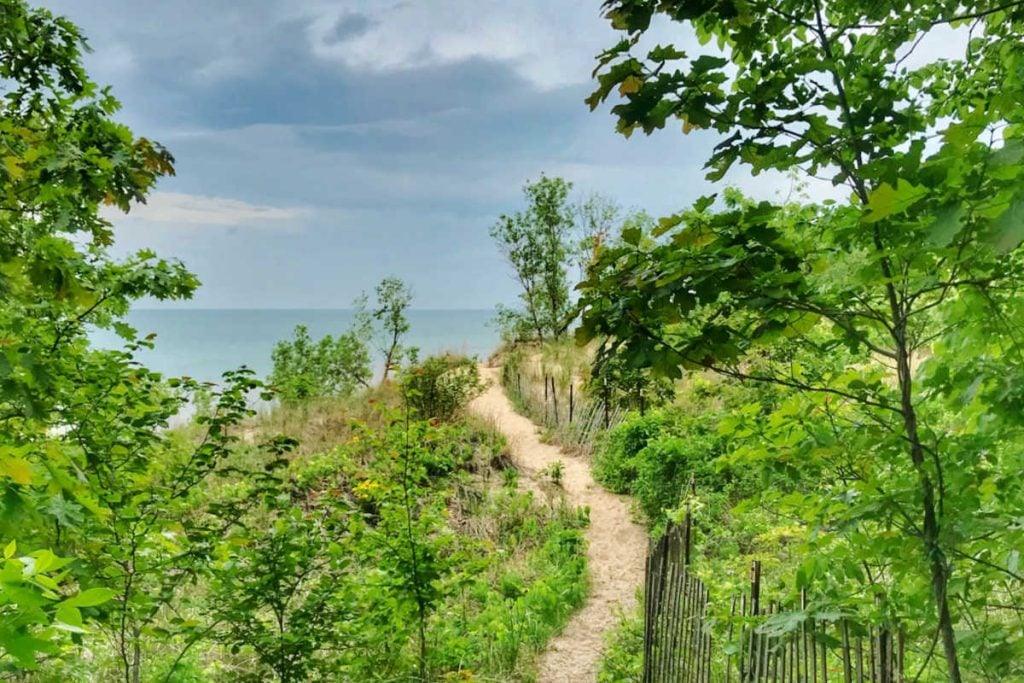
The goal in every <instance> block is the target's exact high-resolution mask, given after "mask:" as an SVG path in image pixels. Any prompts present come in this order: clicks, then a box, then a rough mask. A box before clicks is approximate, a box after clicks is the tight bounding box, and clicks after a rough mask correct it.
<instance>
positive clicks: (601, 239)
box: [572, 192, 622, 279]
mask: <svg viewBox="0 0 1024 683" xmlns="http://www.w3.org/2000/svg"><path fill="white" fill-rule="evenodd" d="M572 212H573V214H574V216H573V221H574V224H575V233H576V234H575V237H574V240H573V241H574V244H573V250H572V252H573V258H574V260H575V261H576V262H577V264H578V265H579V269H580V279H583V278H584V277H585V276H586V273H587V266H588V265H589V264H590V262H591V261H592V260H593V259H594V257H595V256H596V255H597V253H598V252H599V251H600V250H601V247H602V246H604V245H605V244H606V243H607V241H608V239H609V238H611V237H612V236H613V232H614V231H615V229H616V228H618V227H619V223H620V216H621V215H622V208H621V207H620V206H619V205H618V204H616V203H615V202H614V201H612V200H611V199H609V198H608V197H605V196H604V195H600V194H597V193H596V192H595V193H593V194H591V195H589V196H588V197H586V198H585V199H583V200H581V201H578V202H576V203H575V204H574V205H573V207H572Z"/></svg>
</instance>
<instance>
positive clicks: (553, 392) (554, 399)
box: [551, 375, 558, 427]
mask: <svg viewBox="0 0 1024 683" xmlns="http://www.w3.org/2000/svg"><path fill="white" fill-rule="evenodd" d="M551 404H552V405H553V406H554V409H555V426H556V427H557V426H558V392H557V391H556V390H555V376H554V375H551Z"/></svg>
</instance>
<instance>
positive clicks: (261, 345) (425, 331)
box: [92, 309, 499, 381]
mask: <svg viewBox="0 0 1024 683" xmlns="http://www.w3.org/2000/svg"><path fill="white" fill-rule="evenodd" d="M352 318H353V312H352V311H351V310H341V309H339V310H322V309H320V310H209V309H195V310H188V309H139V310H134V311H132V312H131V313H129V315H128V322H129V323H130V324H131V325H132V326H134V327H135V328H136V329H137V330H138V331H139V334H140V336H144V335H147V334H149V333H155V334H156V335H157V337H156V340H155V343H156V348H154V349H152V350H145V351H143V352H141V353H140V354H139V355H138V359H139V360H140V361H141V362H142V363H143V364H145V365H146V366H147V367H149V368H150V369H152V370H157V371H159V372H162V373H165V374H167V375H170V376H182V375H188V376H190V377H195V378H196V379H200V380H210V381H215V380H217V379H219V378H220V375H221V373H223V372H224V371H225V370H230V369H233V368H237V367H239V366H241V365H246V366H248V367H250V368H252V369H253V370H255V371H256V373H257V374H258V375H259V376H261V377H265V376H266V375H267V374H268V373H269V372H270V369H271V362H270V352H271V350H272V349H273V348H274V344H275V343H276V342H277V341H279V340H281V339H285V338H287V337H290V336H291V334H292V330H293V329H294V328H295V326H296V325H299V324H302V325H306V326H307V327H308V328H309V331H310V334H311V335H312V336H313V338H314V339H318V338H320V337H322V336H323V335H326V334H331V335H336V334H338V333H339V332H344V331H345V330H347V329H348V328H349V326H350V325H351V323H352ZM408 318H409V323H410V325H411V326H412V327H411V329H410V330H409V334H408V340H407V344H408V345H410V346H416V347H418V348H419V349H420V353H421V356H422V355H424V354H429V353H436V352H439V351H456V352H461V353H465V354H467V355H469V356H477V357H479V358H486V357H487V356H488V355H490V353H491V352H492V351H494V349H495V348H497V346H498V343H499V335H498V332H497V330H496V329H495V328H494V327H493V326H492V325H491V320H492V319H493V318H494V311H490V310H415V311H409V312H408ZM92 340H93V343H94V344H95V345H96V346H99V347H101V348H120V346H121V345H122V343H121V340H120V339H119V338H118V337H117V336H116V335H114V334H113V333H111V332H107V331H105V330H98V331H95V332H94V333H93V334H92ZM375 360H376V354H375ZM378 362H379V361H378ZM378 369H379V368H378Z"/></svg>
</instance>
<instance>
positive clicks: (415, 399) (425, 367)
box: [402, 354, 483, 421]
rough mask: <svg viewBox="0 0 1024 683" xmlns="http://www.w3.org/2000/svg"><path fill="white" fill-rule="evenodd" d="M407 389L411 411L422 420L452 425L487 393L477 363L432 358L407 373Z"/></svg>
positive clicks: (456, 358)
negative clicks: (479, 395)
mask: <svg viewBox="0 0 1024 683" xmlns="http://www.w3.org/2000/svg"><path fill="white" fill-rule="evenodd" d="M402 384H403V387H404V390H405V391H404V393H405V398H406V401H407V402H408V404H409V407H410V408H412V409H413V410H415V411H416V414H417V415H419V416H420V417H421V418H434V419H437V420H442V421H449V420H451V419H452V418H454V417H455V416H456V414H458V413H459V411H461V410H462V409H463V408H465V407H466V404H467V403H469V401H470V399H472V398H473V397H474V396H476V395H477V394H478V393H480V391H481V390H482V389H483V383H482V382H481V381H480V370H479V368H477V365H476V361H475V360H473V359H472V358H466V357H465V356H455V355H451V354H445V355H442V356H431V357H430V358H427V359H426V360H424V361H423V362H422V363H420V364H419V365H416V366H413V367H411V368H409V369H408V370H406V372H405V374H404V377H403V382H402Z"/></svg>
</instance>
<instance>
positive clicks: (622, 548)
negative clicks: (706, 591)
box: [470, 367, 647, 683]
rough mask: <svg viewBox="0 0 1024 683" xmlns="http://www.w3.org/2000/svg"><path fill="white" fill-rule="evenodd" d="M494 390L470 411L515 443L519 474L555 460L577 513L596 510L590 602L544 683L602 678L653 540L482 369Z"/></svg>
mask: <svg viewBox="0 0 1024 683" xmlns="http://www.w3.org/2000/svg"><path fill="white" fill-rule="evenodd" d="M480 372H481V374H482V375H483V377H484V379H486V380H489V385H490V386H488V387H487V389H486V391H484V393H483V394H481V395H480V396H478V397H477V398H476V399H474V400H473V402H472V403H471V404H470V410H471V411H472V412H474V413H475V414H477V415H479V416H480V417H483V418H484V419H488V420H492V421H493V422H494V425H495V427H496V428H497V429H498V431H500V432H501V433H502V434H504V435H505V438H506V439H507V440H508V445H509V451H510V454H511V456H512V460H513V461H514V462H515V464H516V466H517V467H519V469H520V470H522V472H523V474H524V475H526V476H528V477H531V478H535V479H536V478H540V477H541V476H542V475H539V474H538V472H539V471H540V470H542V469H544V468H545V467H547V466H548V465H550V464H551V463H553V462H555V461H556V460H561V461H562V462H563V463H564V464H565V474H564V476H563V480H562V486H563V488H564V489H565V491H566V498H567V500H568V501H569V503H570V504H572V505H578V506H588V507H589V508H590V526H589V527H588V529H587V532H586V536H587V542H588V543H587V566H588V567H589V569H590V583H591V586H590V594H589V596H588V597H587V600H586V602H584V604H583V607H582V608H581V609H580V610H579V611H578V612H577V613H576V614H575V615H573V617H572V619H571V620H570V621H569V623H568V624H567V625H566V627H565V630H563V631H562V633H561V634H560V635H558V636H556V637H555V638H553V639H552V640H551V642H550V643H548V648H547V650H546V651H545V652H544V653H543V654H542V655H541V659H540V665H539V669H538V677H537V681H538V683H582V682H584V681H594V680H595V679H596V677H597V671H598V660H599V659H600V656H601V652H602V650H603V649H604V639H603V638H602V636H603V634H604V633H605V632H606V631H608V630H610V629H612V628H614V626H615V625H616V624H617V623H618V615H619V612H620V611H627V612H628V611H629V610H631V609H633V607H634V606H635V604H636V590H637V588H638V587H640V586H641V584H642V583H643V577H644V557H645V556H646V554H647V534H646V532H645V531H644V529H643V528H642V527H641V526H640V525H638V524H635V523H633V521H632V520H631V519H630V513H629V503H628V501H627V499H626V498H625V497H623V496H618V495H615V494H614V493H609V492H608V491H605V490H604V489H603V488H601V486H600V485H599V484H598V483H597V482H595V481H594V478H593V477H592V476H591V474H590V465H589V463H587V462H586V461H585V460H583V459H582V458H577V457H574V456H571V455H569V454H567V453H565V452H563V451H562V450H561V449H560V448H558V447H557V446H552V445H550V444H545V443H541V441H540V437H539V433H538V429H537V426H536V425H534V424H533V422H531V421H530V420H529V419H528V418H526V417H523V416H522V415H520V414H519V413H517V412H516V411H515V410H514V409H513V407H512V404H511V402H509V400H508V397H506V396H505V392H504V391H502V389H501V383H500V375H499V372H500V371H499V369H496V368H488V367H481V368H480Z"/></svg>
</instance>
